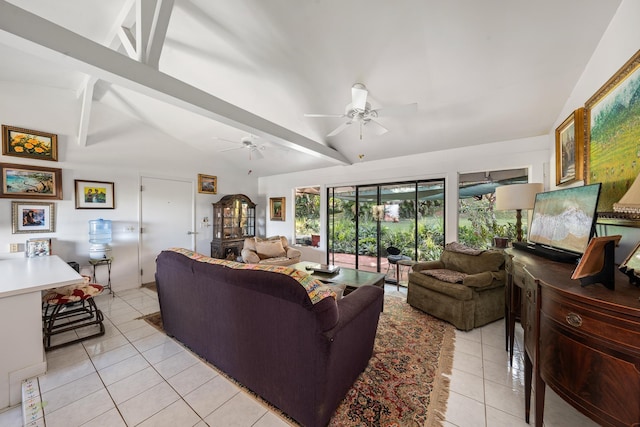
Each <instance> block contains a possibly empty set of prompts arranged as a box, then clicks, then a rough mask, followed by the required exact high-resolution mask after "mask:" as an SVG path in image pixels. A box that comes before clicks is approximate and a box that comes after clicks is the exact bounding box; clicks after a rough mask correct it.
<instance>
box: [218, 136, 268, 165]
mask: <svg viewBox="0 0 640 427" xmlns="http://www.w3.org/2000/svg"><path fill="white" fill-rule="evenodd" d="M253 138H254V137H253V136H245V137H242V139H240V142H238V141H231V140H229V139H224V138H218V137H216V139H217V140H220V141H226V142H230V143H232V144H242V145H241V146H240V147H233V148H226V149H224V150H220V152H221V153H222V152H223V151H233V150H243V149H244V150H249V160H251V159H252V156H255V158H256V159H263V158H264V154H262V151H264V149H265V148H266V147H265V146H264V145H258V144H256V143H255V142H253Z"/></svg>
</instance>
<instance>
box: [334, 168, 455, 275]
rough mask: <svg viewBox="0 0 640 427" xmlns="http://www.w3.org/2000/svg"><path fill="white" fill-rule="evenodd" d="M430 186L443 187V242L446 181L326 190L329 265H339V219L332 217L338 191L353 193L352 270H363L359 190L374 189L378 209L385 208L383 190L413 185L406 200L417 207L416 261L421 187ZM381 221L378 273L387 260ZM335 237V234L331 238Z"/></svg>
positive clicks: (377, 230) (377, 233) (383, 184)
mask: <svg viewBox="0 0 640 427" xmlns="http://www.w3.org/2000/svg"><path fill="white" fill-rule="evenodd" d="M425 184H427V185H429V184H436V185H440V186H441V187H442V190H441V191H442V196H441V200H442V203H443V205H442V210H443V215H442V234H443V236H442V237H443V239H444V230H445V229H446V228H445V221H446V215H444V213H445V210H446V198H445V188H446V186H445V178H437V179H421V180H411V181H400V182H387V183H378V184H360V185H341V186H334V187H327V189H326V191H327V193H326V195H327V198H326V200H327V205H326V214H327V216H326V218H327V227H326V233H327V240H326V241H327V258H326V261H327V263H329V264H335V263H336V259H335V254H336V252H335V251H334V250H333V248H335V240H334V239H335V234H334V233H335V225H336V223H335V220H336V216H335V213H333V214H332V209H333V208H334V206H335V204H334V202H332V200H334V198H335V196H336V194H337V193H336V190H339V189H345V188H349V189H350V191H351V192H353V203H354V206H355V212H354V227H355V233H354V243H355V248H354V249H355V250H354V252H355V253H354V259H355V262H354V264H355V265H354V266H353V268H356V269H359V268H360V264H361V263H360V246H361V245H360V240H361V236H360V225H361V224H360V219H361V216H362V215H361V212H360V210H361V204H360V202H361V200H360V199H361V197H360V190H361V189H362V188H368V189H371V188H375V191H376V195H375V203H376V205H377V206H382V205H384V200H383V199H384V197H383V192H382V189H383V187H393V186H413V187H414V190H413V194H412V195H411V197H407V198H405V199H404V200H411V202H412V203H413V207H414V212H413V248H412V249H413V255H414V256H413V257H412V258H417V257H418V253H419V245H420V240H419V226H418V225H419V216H420V212H419V211H420V209H419V206H420V205H419V202H420V200H421V198H420V186H422V185H425ZM381 222H382V221H376V223H377V224H376V247H377V257H376V258H377V260H376V271H377V272H381V269H382V264H383V263H382V257H386V248H382V247H381V245H382V242H381V238H382V225H381ZM332 234H333V235H332ZM384 264H385V266H386V265H387V264H386V263H384Z"/></svg>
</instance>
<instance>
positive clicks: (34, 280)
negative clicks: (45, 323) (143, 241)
mask: <svg viewBox="0 0 640 427" xmlns="http://www.w3.org/2000/svg"><path fill="white" fill-rule="evenodd" d="M79 282H82V276H80V275H79V274H78V273H77V272H76V271H75V270H74V269H73V268H71V267H70V266H69V265H68V264H67V263H66V262H64V261H63V260H62V259H60V258H59V257H58V256H56V255H51V256H45V257H36V258H13V259H6V260H0V343H2V344H1V346H2V350H0V411H1V410H2V409H5V408H7V407H9V406H13V405H17V404H18V403H20V401H21V399H22V388H21V387H22V381H23V380H25V379H27V378H31V377H34V376H38V375H42V374H44V373H45V372H46V370H47V361H46V359H45V355H44V346H43V344H42V296H41V291H43V290H45V289H50V288H56V287H59V286H66V285H72V284H74V283H79Z"/></svg>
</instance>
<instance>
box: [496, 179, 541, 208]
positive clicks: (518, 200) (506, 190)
mask: <svg viewBox="0 0 640 427" xmlns="http://www.w3.org/2000/svg"><path fill="white" fill-rule="evenodd" d="M543 191H544V184H542V183H528V184H512V185H502V186H500V187H496V205H495V209H496V210H499V211H507V210H516V209H533V205H534V203H535V201H536V194H538V193H541V192H543Z"/></svg>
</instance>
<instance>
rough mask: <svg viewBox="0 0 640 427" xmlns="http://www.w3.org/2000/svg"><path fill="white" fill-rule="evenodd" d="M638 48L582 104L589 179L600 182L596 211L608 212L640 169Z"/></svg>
mask: <svg viewBox="0 0 640 427" xmlns="http://www.w3.org/2000/svg"><path fill="white" fill-rule="evenodd" d="M638 93H640V50H639V51H638V52H636V53H635V55H633V56H632V57H631V59H629V60H628V61H627V63H626V64H624V65H623V66H622V68H620V69H619V70H618V71H617V72H616V73H615V74H614V75H613V77H611V78H610V79H609V81H607V82H606V83H605V84H604V85H603V86H602V87H601V88H600V89H599V90H598V91H597V92H596V93H595V94H594V95H593V96H592V97H591V98H589V100H588V101H587V102H586V104H585V111H586V114H587V125H588V126H589V132H588V133H587V138H588V139H587V144H586V145H587V154H588V157H587V173H586V181H587V184H589V183H596V182H601V183H602V191H601V193H600V201H599V202H598V212H610V211H612V209H613V204H614V203H617V202H618V201H619V200H620V199H621V198H622V196H624V194H625V193H626V192H627V190H628V189H629V187H630V186H631V184H633V181H634V180H635V178H636V176H637V175H638V171H640V126H638V123H639V121H640V102H639V101H638V95H637V94H638Z"/></svg>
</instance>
